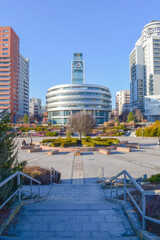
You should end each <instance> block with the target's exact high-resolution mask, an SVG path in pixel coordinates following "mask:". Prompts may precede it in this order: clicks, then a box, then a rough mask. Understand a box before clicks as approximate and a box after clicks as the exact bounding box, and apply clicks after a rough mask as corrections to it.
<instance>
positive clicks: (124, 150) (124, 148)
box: [117, 147, 131, 152]
mask: <svg viewBox="0 0 160 240" xmlns="http://www.w3.org/2000/svg"><path fill="white" fill-rule="evenodd" d="M117 151H119V152H131V149H130V148H127V147H117Z"/></svg>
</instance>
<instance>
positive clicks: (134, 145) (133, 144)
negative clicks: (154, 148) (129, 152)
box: [125, 143, 140, 149]
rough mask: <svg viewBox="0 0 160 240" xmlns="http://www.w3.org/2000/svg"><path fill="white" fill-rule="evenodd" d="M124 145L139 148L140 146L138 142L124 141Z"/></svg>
mask: <svg viewBox="0 0 160 240" xmlns="http://www.w3.org/2000/svg"><path fill="white" fill-rule="evenodd" d="M125 145H126V147H130V148H137V149H140V146H139V144H138V143H126V144H125Z"/></svg>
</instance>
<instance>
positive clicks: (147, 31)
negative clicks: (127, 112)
mask: <svg viewBox="0 0 160 240" xmlns="http://www.w3.org/2000/svg"><path fill="white" fill-rule="evenodd" d="M159 94H160V21H151V22H150V23H148V24H147V25H145V26H144V28H143V30H142V33H141V37H140V38H139V39H138V41H137V42H136V44H135V48H134V49H133V50H132V52H131V54H130V98H131V100H130V102H131V109H132V111H134V110H136V109H140V110H142V111H143V112H144V111H145V109H144V96H149V95H159Z"/></svg>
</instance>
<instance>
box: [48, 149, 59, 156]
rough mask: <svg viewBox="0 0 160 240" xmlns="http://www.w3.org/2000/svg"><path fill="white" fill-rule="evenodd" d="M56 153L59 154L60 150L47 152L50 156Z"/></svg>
mask: <svg viewBox="0 0 160 240" xmlns="http://www.w3.org/2000/svg"><path fill="white" fill-rule="evenodd" d="M56 153H59V150H57V149H55V150H52V151H49V152H47V154H48V155H54V154H56Z"/></svg>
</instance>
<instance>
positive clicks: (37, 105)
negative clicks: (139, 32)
mask: <svg viewBox="0 0 160 240" xmlns="http://www.w3.org/2000/svg"><path fill="white" fill-rule="evenodd" d="M41 113H42V105H41V99H39V98H35V97H32V98H30V99H29V115H30V116H34V117H35V116H40V115H41Z"/></svg>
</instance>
